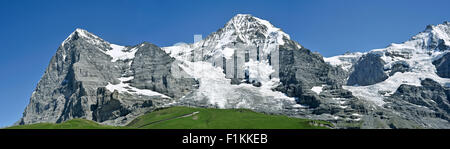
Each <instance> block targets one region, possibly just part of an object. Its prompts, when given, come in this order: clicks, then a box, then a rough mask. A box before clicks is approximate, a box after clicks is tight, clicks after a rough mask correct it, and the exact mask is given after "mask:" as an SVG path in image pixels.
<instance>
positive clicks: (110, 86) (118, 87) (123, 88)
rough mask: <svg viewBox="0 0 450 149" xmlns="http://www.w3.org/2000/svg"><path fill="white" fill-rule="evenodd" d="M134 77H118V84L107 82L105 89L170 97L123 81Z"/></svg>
mask: <svg viewBox="0 0 450 149" xmlns="http://www.w3.org/2000/svg"><path fill="white" fill-rule="evenodd" d="M132 79H134V77H133V76H132V77H121V78H118V80H120V83H119V84H115V85H114V84H111V83H109V82H108V85H106V89H108V90H109V91H111V92H114V90H117V91H118V92H119V93H129V94H137V95H146V96H160V97H162V98H170V97H168V96H166V95H164V94H161V93H158V92H155V91H152V90H147V89H138V88H135V87H132V86H130V85H129V84H128V83H124V82H125V81H129V80H132Z"/></svg>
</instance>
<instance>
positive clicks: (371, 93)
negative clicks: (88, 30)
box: [324, 22, 450, 104]
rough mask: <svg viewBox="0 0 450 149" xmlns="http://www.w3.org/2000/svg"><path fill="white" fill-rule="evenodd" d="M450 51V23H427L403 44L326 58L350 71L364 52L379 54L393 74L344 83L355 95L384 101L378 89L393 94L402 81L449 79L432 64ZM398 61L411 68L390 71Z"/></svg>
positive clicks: (411, 82)
mask: <svg viewBox="0 0 450 149" xmlns="http://www.w3.org/2000/svg"><path fill="white" fill-rule="evenodd" d="M448 52H450V23H449V22H444V23H443V24H438V25H428V26H427V27H426V29H425V30H424V31H423V32H420V33H419V34H417V35H415V36H413V37H411V39H409V40H408V41H406V42H403V43H399V44H396V43H392V44H390V45H389V46H387V47H386V48H382V49H374V50H371V51H369V52H366V53H355V54H350V55H349V54H346V55H338V56H334V57H330V58H324V60H325V61H326V62H328V63H330V64H331V65H334V66H341V67H342V68H344V69H346V70H347V71H352V70H350V68H352V66H353V65H354V64H355V63H356V61H357V60H358V59H359V58H360V57H361V56H362V55H365V54H368V53H371V54H377V55H379V56H380V58H381V59H382V60H383V61H384V62H385V65H384V68H383V69H384V72H385V73H386V74H389V75H390V76H389V77H388V78H387V79H386V80H384V81H382V82H379V83H376V84H373V85H368V86H344V88H345V89H348V90H350V91H351V92H352V93H353V95H355V96H359V97H362V98H367V99H371V100H373V101H374V102H375V103H378V104H383V103H384V102H383V98H384V96H385V95H381V94H380V93H379V91H383V92H389V93H390V94H392V93H394V92H395V91H396V90H397V88H398V87H399V86H400V85H401V84H409V85H416V86H420V85H421V79H423V78H431V79H433V80H435V81H438V82H442V83H443V84H444V83H446V82H450V79H448V78H441V77H439V76H438V75H437V74H436V68H435V66H434V65H433V64H432V63H433V61H434V60H436V59H437V58H439V57H440V56H442V55H443V54H445V53H448ZM396 64H402V65H404V66H407V67H408V71H405V72H397V73H393V74H390V72H391V71H392V69H393V67H394V66H395V65H396Z"/></svg>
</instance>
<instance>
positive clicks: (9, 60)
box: [0, 0, 450, 127]
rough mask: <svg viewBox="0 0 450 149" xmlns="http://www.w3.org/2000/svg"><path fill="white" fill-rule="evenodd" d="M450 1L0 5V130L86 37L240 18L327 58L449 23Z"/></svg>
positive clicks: (162, 31) (176, 36)
mask: <svg viewBox="0 0 450 149" xmlns="http://www.w3.org/2000/svg"><path fill="white" fill-rule="evenodd" d="M448 6H450V1H448V0H420V1H419V0H377V1H373V0H284V1H283V0H209V1H206V0H145V1H144V0H142V1H133V0H129V1H124V0H103V1H93V0H76V1H75V0H72V1H70V0H65V1H61V0H40V1H36V0H30V1H22V0H0V52H1V54H0V68H1V73H0V79H1V80H0V81H1V82H0V127H1V126H7V125H11V124H13V123H14V122H16V121H17V120H18V119H19V118H20V117H21V116H22V112H23V110H24V108H25V107H26V105H27V104H28V102H29V98H30V95H31V93H32V92H33V90H34V88H35V86H36V84H37V83H38V81H39V79H40V77H41V76H42V75H43V73H44V71H45V68H46V67H47V65H48V62H49V61H50V58H51V57H52V56H53V55H54V53H55V51H56V49H57V48H58V46H59V45H60V44H61V42H62V41H63V40H64V39H65V38H66V37H67V36H68V35H69V34H70V33H71V32H73V31H74V30H75V28H83V29H86V30H88V31H90V32H92V33H94V34H96V35H98V36H100V37H102V38H103V39H105V40H107V41H109V42H111V43H116V44H120V45H135V44H138V43H141V42H143V41H148V42H151V43H154V44H156V45H159V46H169V45H172V44H175V43H177V42H192V40H193V35H194V34H203V36H204V37H205V36H207V35H208V34H209V33H211V32H214V31H216V30H217V29H219V28H221V27H222V26H223V25H224V24H225V23H226V22H227V21H228V20H229V19H230V18H231V17H233V16H234V15H236V14H238V13H246V14H252V15H254V16H257V17H259V18H262V19H265V20H269V21H270V22H271V23H272V24H274V25H275V26H276V27H279V28H281V29H283V30H284V31H285V32H286V33H287V34H289V35H290V36H291V38H292V39H293V40H296V41H297V42H299V43H300V44H302V45H303V46H304V47H306V48H308V49H311V50H312V51H317V52H320V53H321V54H322V55H324V56H326V57H328V56H333V55H337V54H342V53H344V52H346V51H368V50H370V49H375V48H383V47H385V46H387V45H388V44H390V43H392V42H394V43H399V42H402V41H405V40H408V39H409V38H410V37H411V36H413V35H415V34H417V33H418V32H420V31H422V30H424V29H425V26H426V25H428V24H438V23H442V22H444V21H445V20H448V21H450V9H449V8H448Z"/></svg>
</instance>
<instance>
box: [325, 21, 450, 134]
mask: <svg viewBox="0 0 450 149" xmlns="http://www.w3.org/2000/svg"><path fill="white" fill-rule="evenodd" d="M449 45H450V23H449V22H444V23H443V24H438V25H429V26H427V28H426V29H425V31H423V32H421V33H419V34H417V35H415V36H414V37H412V38H411V39H410V40H408V41H406V42H404V43H401V44H391V45H390V46H388V47H387V48H384V49H375V50H372V51H369V52H366V53H352V54H345V55H339V56H335V57H330V58H325V61H327V62H328V63H329V64H331V65H333V66H336V67H341V68H344V69H345V70H346V72H347V74H349V76H348V79H347V86H343V88H344V89H347V90H349V91H351V92H352V93H353V95H355V96H356V97H358V98H360V99H363V100H366V101H369V102H373V103H375V104H376V105H377V109H376V110H373V112H372V113H373V114H369V115H370V116H367V117H365V118H366V119H363V120H364V121H365V122H364V124H363V127H369V128H370V127H372V126H373V124H375V123H376V124H378V127H381V128H449V125H448V124H449V120H448V114H449V112H450V111H449V110H448V101H449V100H450V98H449V96H448V87H450V85H449V84H450V80H449V79H448V78H449V77H448V69H449V68H450V65H449V63H448V58H449V53H448V52H449V50H450V48H449ZM369 125H370V126H369Z"/></svg>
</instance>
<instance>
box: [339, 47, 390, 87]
mask: <svg viewBox="0 0 450 149" xmlns="http://www.w3.org/2000/svg"><path fill="white" fill-rule="evenodd" d="M384 64H385V62H384V61H383V60H382V59H381V58H380V56H379V55H377V54H373V53H368V54H366V55H364V56H362V57H361V58H360V59H359V60H358V62H357V63H356V64H355V65H354V66H353V67H354V71H353V72H352V73H351V74H350V76H349V78H348V80H347V85H360V86H366V85H372V84H375V83H378V82H382V81H384V80H386V79H387V78H388V76H387V75H386V74H385V73H384V69H383V68H384Z"/></svg>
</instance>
